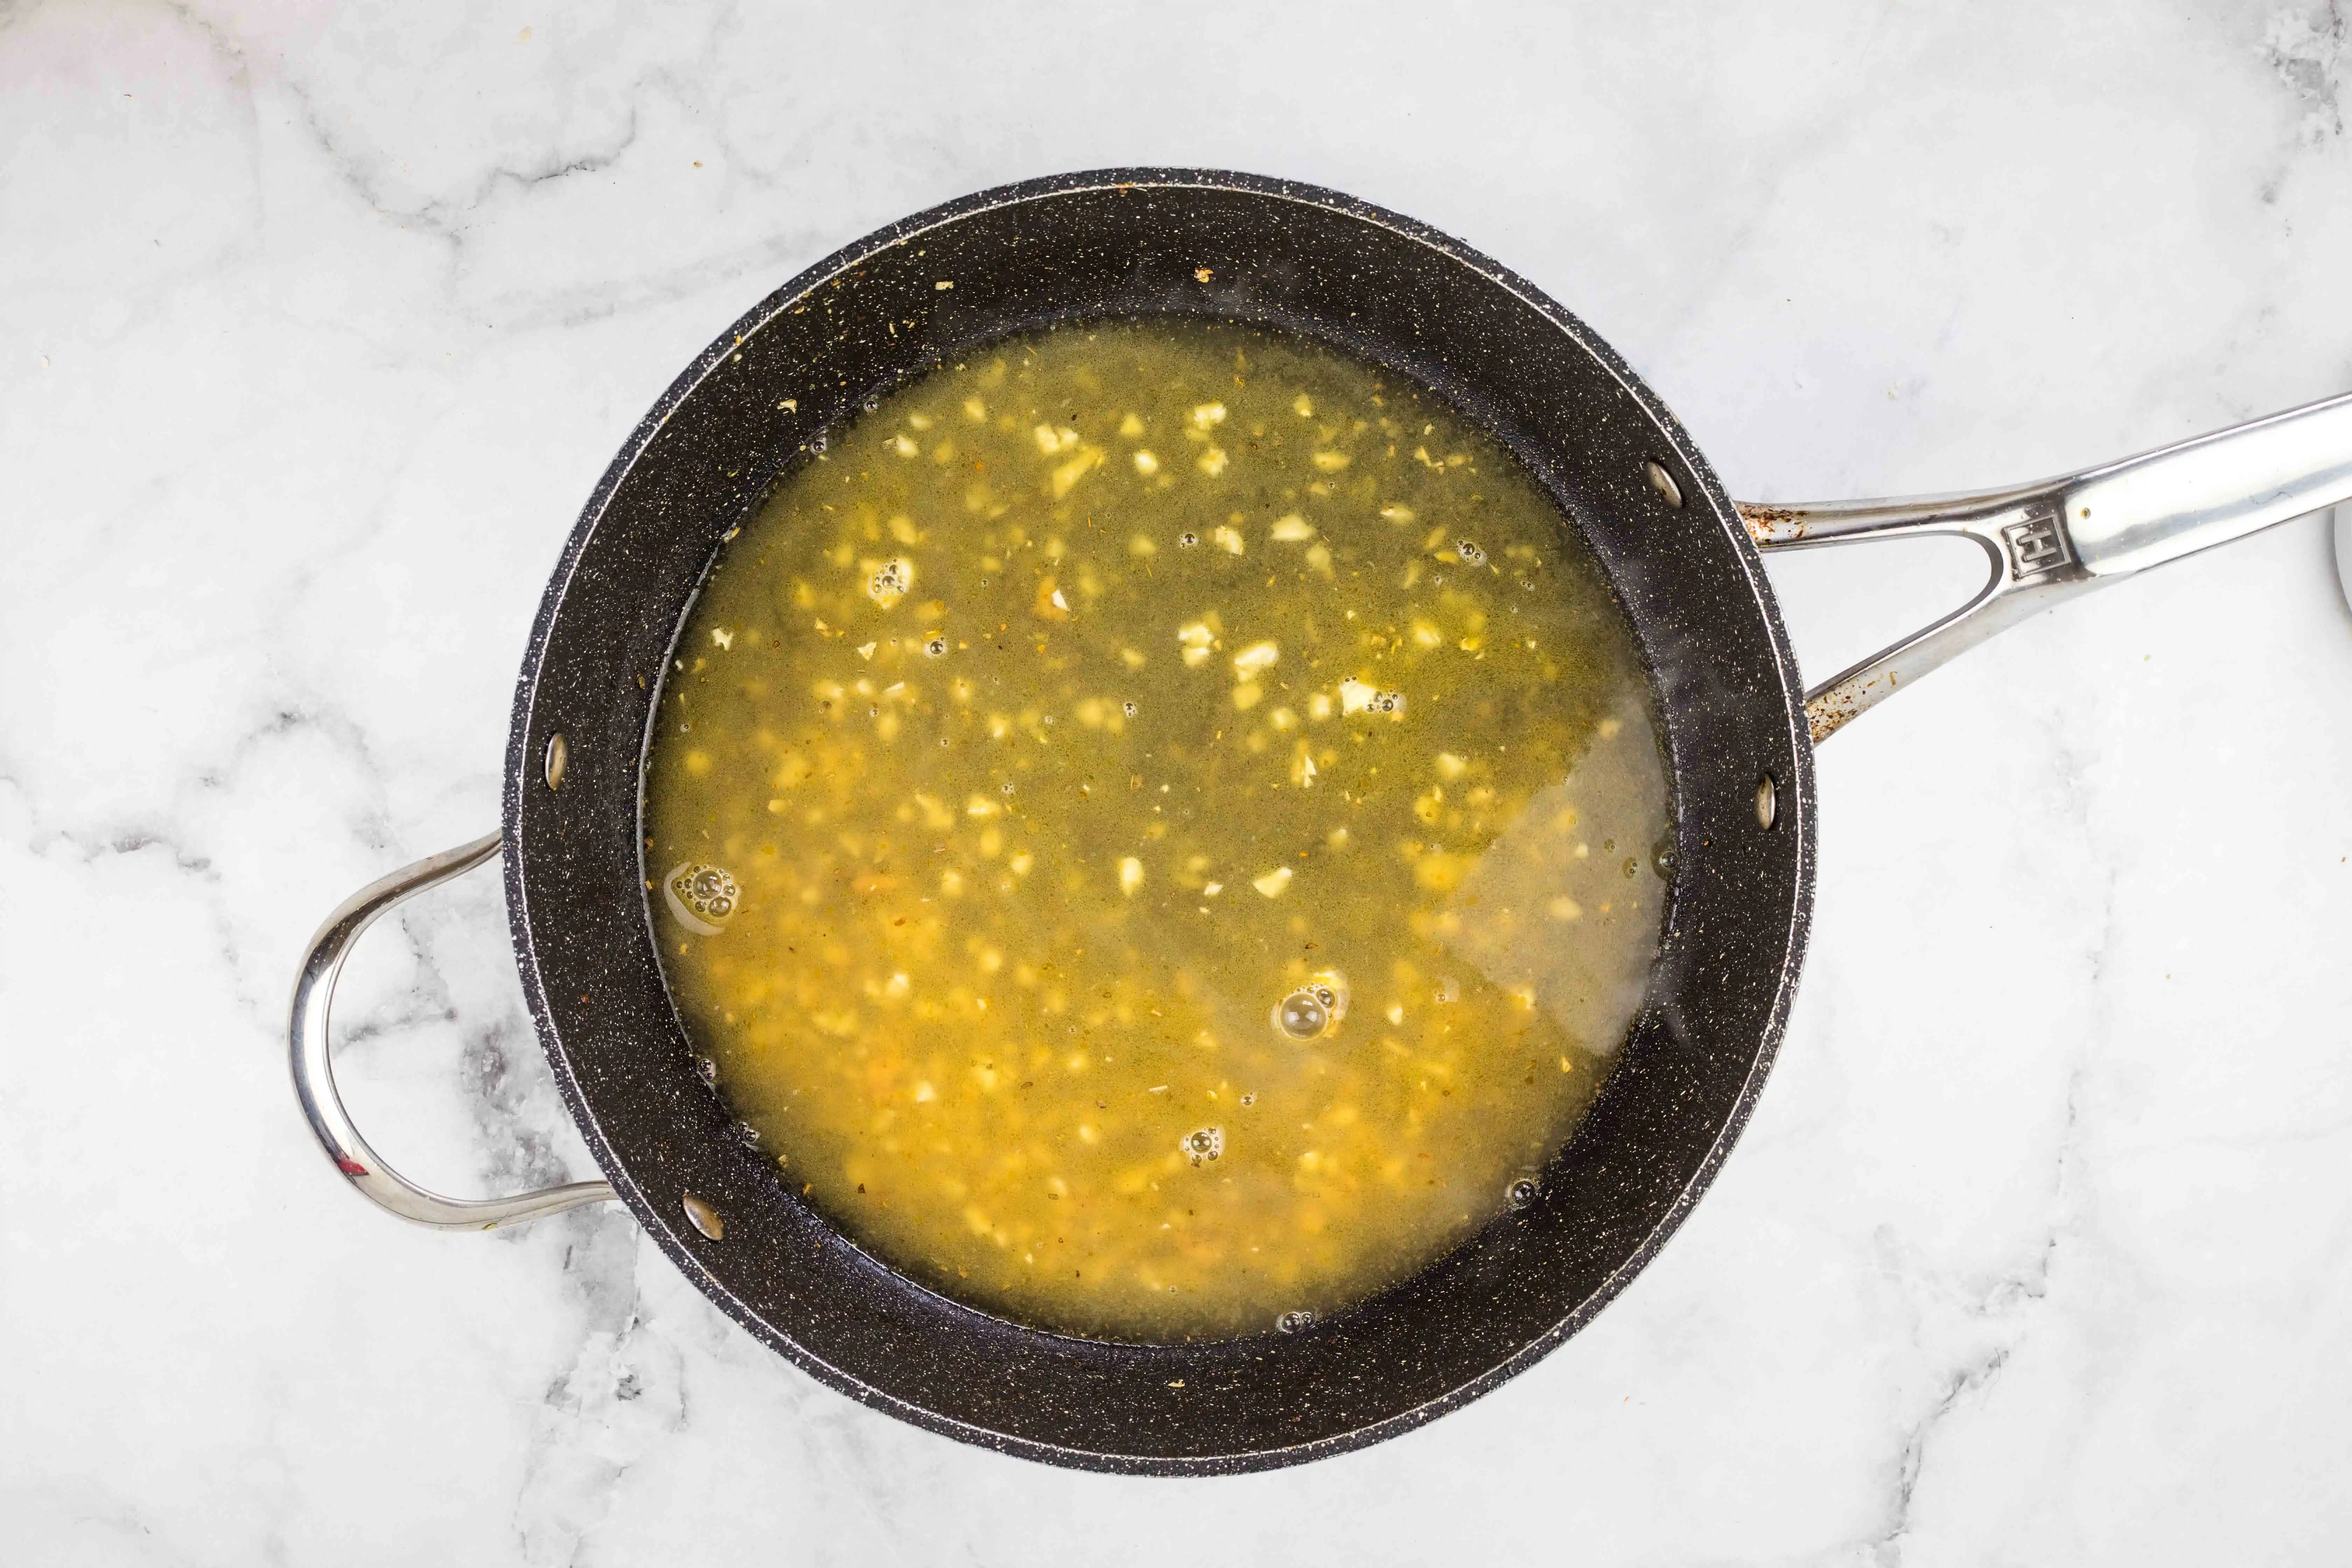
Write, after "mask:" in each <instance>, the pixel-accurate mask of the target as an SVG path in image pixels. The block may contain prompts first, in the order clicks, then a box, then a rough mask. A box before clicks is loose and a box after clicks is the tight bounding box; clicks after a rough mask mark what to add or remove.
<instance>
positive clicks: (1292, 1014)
mask: <svg viewBox="0 0 2352 1568" xmlns="http://www.w3.org/2000/svg"><path fill="white" fill-rule="evenodd" d="M1330 1022H1331V1015H1330V1014H1328V1013H1327V1012H1325V1011H1324V1010H1323V1005H1322V1004H1321V1003H1319V1002H1318V1001H1317V1000H1316V999H1315V997H1314V995H1313V994H1312V993H1310V992H1306V991H1294V992H1292V993H1291V994H1289V995H1287V996H1285V997H1284V998H1283V999H1282V1000H1281V1001H1279V1002H1277V1003H1276V1004H1275V1007H1274V1026H1275V1027H1276V1028H1277V1029H1279V1030H1281V1031H1282V1032H1283V1033H1284V1034H1286V1035H1288V1036H1289V1037H1291V1038H1292V1039H1294V1040H1312V1039H1317V1038H1319V1037H1321V1036H1322V1033H1323V1029H1324V1026H1326V1025H1328V1024H1329V1023H1330Z"/></svg>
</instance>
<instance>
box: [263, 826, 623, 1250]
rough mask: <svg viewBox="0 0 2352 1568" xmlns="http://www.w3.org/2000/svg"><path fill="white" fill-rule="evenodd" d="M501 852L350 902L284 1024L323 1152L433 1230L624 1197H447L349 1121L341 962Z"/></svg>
mask: <svg viewBox="0 0 2352 1568" xmlns="http://www.w3.org/2000/svg"><path fill="white" fill-rule="evenodd" d="M498 854H499V836H498V835H497V834H495V833H493V834H491V835H490V836H489V837H487V838H477V839H476V840H474V842H472V843H471V844H466V845H461V846H459V847H457V848H455V849H449V850H445V851H443V852H442V853H441V854H438V855H435V856H432V857H430V858H426V859H423V860H419V861H418V862H416V864H415V865H414V866H405V867H403V868H401V869H399V870H397V871H394V873H393V874H392V875H391V876H389V877H386V878H384V879H382V880H381V881H376V882H371V883H369V884H368V885H367V886H366V887H364V888H362V889H360V890H359V891H358V892H356V893H353V894H352V896H351V897H350V898H348V899H346V900H343V902H342V904H341V906H340V907H339V908H338V909H337V910H335V912H334V913H333V914H331V915H329V916H328V917H327V923H326V924H324V925H322V926H320V928H319V934H318V935H316V936H314V937H312V938H311V939H310V952H309V953H308V954H307V955H306V956H305V957H304V958H303V960H302V973H300V975H299V976H298V977H297V978H296V980H295V982H294V1006H293V1014H292V1017H291V1018H290V1020H289V1023H288V1025H287V1029H286V1035H287V1044H288V1046H289V1057H290V1059H291V1064H292V1067H293V1069H294V1095H295V1098H296V1099H298V1100H300V1101H301V1102H302V1114H303V1115H304V1116H306V1117H308V1118H310V1131H312V1132H314V1133H316V1134H317V1135H318V1138H319V1142H320V1147H322V1148H324V1149H325V1150H326V1152H327V1157H328V1158H329V1159H331V1160H332V1161H334V1163H335V1168H336V1169H337V1170H339V1171H341V1173H343V1179H344V1180H346V1181H348V1182H350V1183H351V1184H352V1186H354V1187H357V1188H358V1189H359V1190H360V1192H361V1193H362V1194H365V1195H366V1196H367V1197H368V1198H369V1199H371V1200H372V1201H373V1202H374V1204H375V1205H376V1206H378V1207H379V1208H383V1209H387V1210H389V1211H390V1212H392V1213H394V1214H396V1215H399V1216H400V1217H401V1218H403V1219H404V1220H409V1221H412V1222H414V1223H415V1224H417V1225H425V1226H432V1227H433V1228H435V1229H436V1230H494V1229H496V1228H497V1227H498V1226H502V1225H518V1224H520V1223H521V1222H522V1221H524V1220H529V1219H541V1218H543V1217H545V1216H546V1215H551V1214H561V1213H562V1212H563V1211H564V1210H565V1209H571V1208H578V1207H580V1206H581V1205H583V1204H601V1203H604V1202H605V1201H606V1200H608V1199H610V1198H613V1197H615V1196H617V1195H618V1194H615V1193H614V1191H613V1187H612V1184H610V1183H608V1182H573V1183H572V1184H569V1185H567V1186H561V1187H548V1188H545V1189H544V1190H542V1191H540V1192H536V1193H520V1194H516V1195H515V1196H513V1197H510V1198H445V1197H443V1196H441V1195H440V1194H437V1193H431V1192H427V1191H426V1190H425V1188H423V1187H420V1186H418V1185H417V1184H415V1183H414V1182H411V1181H409V1180H408V1179H407V1178H405V1177H404V1176H403V1175H401V1173H399V1172H397V1171H395V1170H394V1169H393V1168H392V1167H391V1166H390V1165H388V1164H386V1163H384V1161H383V1156H382V1155H381V1154H378V1153H377V1152H375V1151H374V1150H373V1149H371V1148H369V1147H368V1142H367V1140H366V1139H364V1138H362V1137H361V1136H360V1131H359V1129H358V1128H357V1127H354V1126H353V1125H352V1119H351V1115H350V1113H349V1112H347V1111H346V1110H344V1109H343V1101H342V1098H341V1096H340V1095H338V1094H337V1093H336V1092H335V1070H334V1065H333V1063H332V1062H331V1060H330V1059H329V1055H328V1010H329V1009H330V1008H331V1006H332V1005H334V1000H335V981H336V979H337V978H338V977H339V976H340V975H341V973H342V969H343V960H344V959H345V958H346V957H348V956H350V953H351V951H352V945H353V944H354V943H356V942H358V941H359V939H360V934H361V933H362V931H366V930H367V928H368V927H369V926H370V925H372V924H373V923H374V921H375V918H376V917H377V916H378V915H380V914H382V913H383V912H384V911H385V910H388V909H391V908H392V907H393V906H394V904H397V903H399V902H400V901H401V900H404V899H407V898H411V897H413V896H415V894H418V893H421V892H423V891H425V889H427V888H433V887H438V886H439V885H440V884H442V883H443V882H446V881H447V880H449V879H451V878H452V877H458V876H462V875H464V874H465V873H466V872H467V871H470V870H472V869H473V868H475V867H477V866H479V865H481V864H482V863H483V862H485V861H488V860H495V859H496V858H498Z"/></svg>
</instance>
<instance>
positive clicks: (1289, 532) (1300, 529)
mask: <svg viewBox="0 0 2352 1568" xmlns="http://www.w3.org/2000/svg"><path fill="white" fill-rule="evenodd" d="M1266 537H1267V538H1269V539H1271V540H1273V541H1275V542H1276V543H1278V544H1301V543H1304V542H1307V540H1310V539H1312V538H1314V537H1315V530H1314V528H1313V527H1312V526H1310V525H1309V524H1308V522H1307V520H1306V519H1305V518H1303V517H1301V516H1299V515H1298V514H1297V512H1295V511H1294V512H1292V513H1291V514H1290V515H1289V516H1287V517H1278V518H1276V519H1275V520H1274V527H1273V528H1272V529H1271V530H1270V531H1268V532H1267V534H1266Z"/></svg>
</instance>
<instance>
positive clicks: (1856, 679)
mask: <svg viewBox="0 0 2352 1568" xmlns="http://www.w3.org/2000/svg"><path fill="white" fill-rule="evenodd" d="M2345 500H2352V394H2347V395H2343V396H2340V397H2331V398H2327V399H2325V400H2323V401H2321V402H2318V403H2312V404H2306V405H2304V406H2303V407H2301V408H2291V409H2289V410H2287V411H2286V412H2285V413H2284V414H2273V415H2272V416H2269V417H2268V418H2265V419H2256V420H2253V421H2252V422H2251V423H2249V424H2245V425H2240V426H2234V427H2233V428H2231V429H2228V430H2221V431H2217V432H2215V433H2214V434H2212V435H2210V436H2200V437H2196V438H2195V439H2193V440H2188V441H2182V442H2179V443H2177V444H2176V445H2173V446H2170V447H2163V448H2161V449H2159V450H2158V451H2154V452H2147V453H2144V454H2142V455H2141V456H2139V457H2137V458H2125V459H2124V460H2123V461H2121V462H2118V463H2109V464H2107V465H2106V466H2105V467H2103V468H2091V469H2088V470H2086V471H2084V472H2083V473H2079V474H2071V475H2068V476H2067V477H2066V478H2064V479H2046V480H2043V481H2042V482H2041V483H2040V484H2032V485H2019V486H2016V487H2014V488H2012V489H2004V490H1984V491H1980V492H1978V493H1976V494H1972V495H1951V496H1925V497H1920V498H1918V499H1916V500H1860V501H1831V502H1827V503H1823V504H1818V505H1793V506H1790V505H1762V504H1758V503H1754V502H1748V501H1741V502H1739V503H1738V508H1739V517H1740V521H1742V522H1743V523H1745V524H1746V525H1747V527H1748V537H1749V538H1751V539H1753V540H1754V541H1755V542H1756V547H1757V548H1758V549H1759V550H1766V551H1771V550H1804V549H1810V548H1813V547H1816V546H1820V545H1824V544H1847V543H1853V542H1858V541H1863V540H1871V539H1903V538H1919V537H1923V536H1927V535H1930V534H1944V535H1957V536H1958V537H1960V538H1964V539H1968V540H1970V541H1972V542H1975V543H1976V544H1977V545H1978V546H1979V548H1980V549H1982V550H1983V551H1984V552H1985V557H1986V564H1987V566H1988V568H1989V572H1988V574H1987V576H1986V578H1985V582H1984V585H1983V586H1982V587H1981V588H1979V589H1978V590H1977V592H1976V594H1975V595H1974V596H1973V597H1971V598H1970V599H1969V601H1968V603H1966V604H1964V605H1961V606H1960V607H1959V608H1958V609H1957V610H1954V611H1953V612H1952V613H1951V614H1949V615H1948V616H1943V617H1941V618H1940V619H1937V620H1936V621H1933V622H1931V623H1929V624H1928V625H1927V626H1922V627H1921V628H1920V629H1919V630H1917V631H1916V632H1913V633H1912V634H1911V635H1910V636H1908V637H1904V638H1902V639H1901V640H1899V641H1897V642H1895V643H1892V644H1889V645H1888V646H1887V647H1883V648H1881V649H1879V651H1878V652H1876V653H1874V654H1873V655H1871V656H1870V657H1869V658H1865V659H1864V660H1863V661H1862V662H1861V663H1859V664H1857V665H1854V666H1853V668H1849V669H1845V670H1843V671H1841V672H1839V673H1838V674H1837V675H1836V676H1834V677H1832V679H1829V680H1826V681H1823V682H1822V684H1821V685H1819V686H1816V687H1814V688H1813V689H1811V690H1810V691H1808V692H1806V693H1805V716H1806V719H1807V721H1808V722H1809V725H1810V727H1811V731H1812V735H1813V741H1814V743H1815V744H1819V743H1820V742H1822V741H1825V740H1827V739H1829V737H1830V736H1832V735H1833V734H1835V733H1837V731H1839V730H1841V729H1843V728H1844V727H1845V725H1847V724H1848V723H1850V722H1852V721H1853V720H1854V719H1855V718H1857V717H1858V716H1860V715H1861V714H1863V713H1864V712H1867V711H1868V710H1870V709H1872V708H1874V707H1876V706H1877V705H1878V704H1879V703H1881V702H1883V701H1885V700H1886V699H1887V698H1888V697H1889V696H1891V695H1893V694H1894V691H1895V688H1896V687H1898V686H1900V685H1901V684H1902V683H1903V682H1905V681H1906V680H1910V679H1915V678H1916V677H1918V676H1921V675H1925V674H1926V673H1927V671H1929V670H1931V669H1933V668H1936V667H1937V665H1939V664H1942V663H1943V662H1944V661H1945V660H1946V659H1948V658H1951V657H1952V656H1953V655H1955V654H1958V653H1960V652H1962V651H1964V650H1966V649H1968V648H1969V647H1974V646H1975V645H1977V644H1978V643H1980V642H1982V641H1983V640H1984V639H1985V638H1987V637H1990V636H1992V634H1993V633H1995V632H1997V631H2000V630H2001V629H2002V628H2004V627H2007V626H2015V625H2016V624H2017V623H2018V622H2020V621H2021V620H2024V619H2025V618H2026V617H2027V616H2032V615H2035V614H2037V613H2039V612H2040V611H2042V610H2046V609H2049V608H2051V607H2052V606H2053V605H2056V604H2058V603H2059V602H2060V601H2062V600H2064V599H2069V598H2072V597H2074V595H2077V594H2084V593H2088V592H2090V591H2091V590H2092V589H2094V588H2099V587H2104V586H2105V585H2106V584H2110V583H2118V582H2121V581H2122V580H2123V579H2124V578H2126V577H2128V576H2130V575H2132V574H2134V573H2137V572H2144V571H2146V570H2147V568H2149V567H2151V566H2160V565H2162V564H2163V563H2166V562H2168V561H2175V560H2178V559H2179V558H2180V557H2181V556H2183V555H2188V554H2191V553H2193V552H2197V551H2200V550H2207V549H2210V548H2211V547H2212V546H2214V545H2217V544H2226V543H2228V542H2230V541H2231V540H2233V539H2242V538H2243V537H2245V536H2246V535H2247V534H2249V533H2252V532H2254V531H2257V530H2259V529H2264V528H2268V527H2270V526H2271V525H2272V524H2273V523H2280V522H2284V521H2287V520H2288V519H2289V518H2295V517H2301V516H2303V515H2305V513H2308V512H2315V511H2319V510H2325V509H2326V508H2327V507H2329V506H2332V505H2334V504H2336V503H2337V502H2340V501H2345ZM2347 591H2352V578H2347Z"/></svg>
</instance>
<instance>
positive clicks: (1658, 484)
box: [1642, 463, 1683, 507]
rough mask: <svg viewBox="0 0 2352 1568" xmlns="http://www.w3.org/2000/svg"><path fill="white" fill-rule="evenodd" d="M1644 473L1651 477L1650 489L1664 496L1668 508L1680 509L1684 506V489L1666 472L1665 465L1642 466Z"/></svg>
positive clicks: (1648, 464) (1651, 464)
mask: <svg viewBox="0 0 2352 1568" xmlns="http://www.w3.org/2000/svg"><path fill="white" fill-rule="evenodd" d="M1642 471H1643V473H1645V474H1647V475H1649V476H1650V488H1651V489H1654V490H1655V491H1657V492H1658V494H1659V495H1661V496H1663V497H1664V499H1665V502H1666V504H1667V505H1668V506H1671V507H1679V506H1681V505H1682V504H1683V488H1682V486H1680V485H1678V484H1676V483H1675V477H1674V475H1672V474H1670V473H1668V472H1666V469H1665V465H1664V464H1663V463H1644V464H1643V465H1642Z"/></svg>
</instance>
